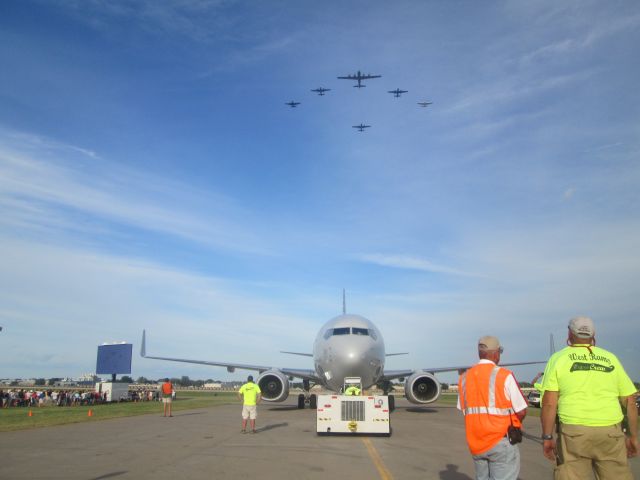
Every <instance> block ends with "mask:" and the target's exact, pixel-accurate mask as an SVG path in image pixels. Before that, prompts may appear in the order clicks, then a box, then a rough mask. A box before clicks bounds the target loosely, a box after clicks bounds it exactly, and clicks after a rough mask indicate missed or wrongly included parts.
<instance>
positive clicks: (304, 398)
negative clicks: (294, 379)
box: [298, 379, 318, 410]
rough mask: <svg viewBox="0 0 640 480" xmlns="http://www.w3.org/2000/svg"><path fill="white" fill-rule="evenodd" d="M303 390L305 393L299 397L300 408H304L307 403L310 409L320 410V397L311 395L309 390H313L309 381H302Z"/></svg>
mask: <svg viewBox="0 0 640 480" xmlns="http://www.w3.org/2000/svg"><path fill="white" fill-rule="evenodd" d="M302 388H303V389H304V393H301V394H299V395H298V408H300V409H302V408H304V405H305V404H306V403H308V404H309V408H310V409H312V410H315V409H316V408H318V396H317V395H316V394H315V393H312V394H309V390H311V385H310V383H309V380H306V379H305V380H303V381H302Z"/></svg>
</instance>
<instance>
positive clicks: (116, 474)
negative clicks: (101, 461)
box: [90, 470, 129, 480]
mask: <svg viewBox="0 0 640 480" xmlns="http://www.w3.org/2000/svg"><path fill="white" fill-rule="evenodd" d="M127 473H129V471H128V470H123V471H121V472H111V473H105V474H104V475H100V476H99V477H93V478H92V479H90V480H105V479H106V478H113V477H119V476H120V475H125V474H127Z"/></svg>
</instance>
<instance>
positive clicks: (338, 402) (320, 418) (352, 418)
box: [316, 395, 391, 436]
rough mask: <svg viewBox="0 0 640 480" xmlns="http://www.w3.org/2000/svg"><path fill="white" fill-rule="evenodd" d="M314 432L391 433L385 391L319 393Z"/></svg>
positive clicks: (326, 433) (322, 433) (323, 433)
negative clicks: (382, 393)
mask: <svg viewBox="0 0 640 480" xmlns="http://www.w3.org/2000/svg"><path fill="white" fill-rule="evenodd" d="M316 432H317V434H318V435H329V434H371V435H386V436H390V435H391V423H390V421H389V400H388V397H387V396H386V395H362V396H360V395H318V408H317V410H316Z"/></svg>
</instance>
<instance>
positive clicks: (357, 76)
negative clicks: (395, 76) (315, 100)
mask: <svg viewBox="0 0 640 480" xmlns="http://www.w3.org/2000/svg"><path fill="white" fill-rule="evenodd" d="M337 78H338V80H351V81H355V82H356V84H355V85H353V87H354V88H358V89H360V88H364V87H366V85H365V84H364V83H362V82H363V80H372V79H375V78H382V75H372V74H370V73H362V72H361V71H360V70H358V71H357V72H356V73H354V74H348V75H344V76H340V77H337ZM310 91H311V92H314V93H317V94H318V95H319V96H321V97H324V96H325V93H326V92H330V91H331V89H330V88H324V87H318V88H314V89H311V90H310ZM387 93H391V94H393V96H394V97H395V98H400V96H401V95H402V94H403V93H409V91H408V90H401V89H400V88H396V89H395V90H388V92H387ZM301 103H302V102H296V101H294V100H291V101H290V102H286V103H285V105H288V106H289V107H291V108H295V107H297V106H298V105H300V104H301ZM417 104H418V105H420V106H421V107H423V108H426V107H427V106H429V105H432V104H433V102H428V101H422V102H417ZM352 128H355V129H357V130H358V131H359V132H364V131H365V128H371V125H365V124H364V123H362V122H361V123H360V125H353V126H352Z"/></svg>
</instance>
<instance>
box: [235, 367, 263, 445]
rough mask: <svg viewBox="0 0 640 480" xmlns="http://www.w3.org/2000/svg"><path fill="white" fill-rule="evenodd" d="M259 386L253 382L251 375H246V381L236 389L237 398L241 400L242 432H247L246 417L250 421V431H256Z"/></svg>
mask: <svg viewBox="0 0 640 480" xmlns="http://www.w3.org/2000/svg"><path fill="white" fill-rule="evenodd" d="M260 393H261V392H260V387H259V386H258V385H256V384H255V383H253V376H252V375H249V376H248V377H247V383H245V384H244V385H242V386H241V387H240V390H238V398H239V399H240V400H242V433H246V432H247V419H249V420H250V421H251V433H256V416H257V410H258V407H257V405H258V403H260Z"/></svg>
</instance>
